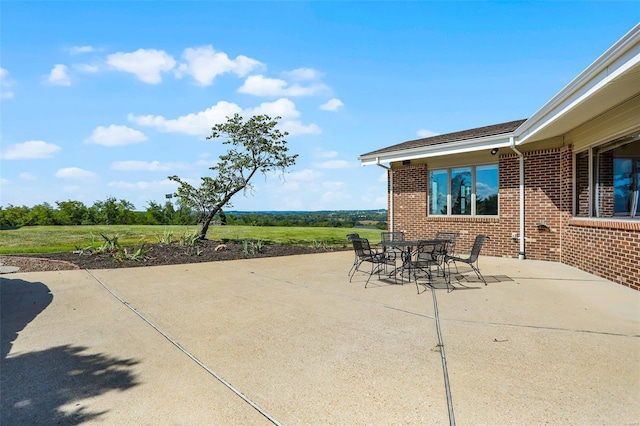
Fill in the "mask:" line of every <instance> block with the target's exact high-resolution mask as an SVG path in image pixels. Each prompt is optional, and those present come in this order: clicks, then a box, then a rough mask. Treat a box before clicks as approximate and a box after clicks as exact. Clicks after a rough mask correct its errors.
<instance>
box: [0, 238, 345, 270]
mask: <svg viewBox="0 0 640 426" xmlns="http://www.w3.org/2000/svg"><path fill="white" fill-rule="evenodd" d="M126 248H127V252H128V253H129V254H131V253H134V252H135V251H136V250H137V248H138V247H126ZM146 249H147V252H146V253H145V254H144V256H143V257H142V258H140V259H137V260H134V259H124V260H123V259H117V258H116V257H115V256H114V255H113V254H109V253H94V254H90V253H74V252H59V253H39V254H23V255H2V256H0V262H2V264H3V265H7V266H18V267H20V271H19V272H33V271H49V270H56V271H59V270H66V269H112V268H133V267H140V266H158V265H178V264H184V263H201V262H215V261H222V260H237V259H254V258H260V257H273V256H292V255H298V254H313V253H327V252H332V251H342V250H350V248H327V249H325V248H315V247H305V246H293V245H277V244H265V245H264V246H262V248H261V250H260V251H259V252H258V251H255V250H254V252H253V253H247V252H245V249H244V246H243V244H242V243H233V242H225V243H222V242H219V241H209V240H205V241H201V242H200V243H199V244H198V245H197V247H193V246H184V245H180V244H178V243H171V244H150V245H147V246H146Z"/></svg>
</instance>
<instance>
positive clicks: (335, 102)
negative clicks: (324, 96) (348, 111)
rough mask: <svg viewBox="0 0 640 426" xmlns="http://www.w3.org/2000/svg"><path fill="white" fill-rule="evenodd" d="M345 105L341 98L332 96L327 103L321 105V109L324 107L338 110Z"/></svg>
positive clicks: (324, 108)
mask: <svg viewBox="0 0 640 426" xmlns="http://www.w3.org/2000/svg"><path fill="white" fill-rule="evenodd" d="M343 105H344V104H343V103H342V101H341V100H340V99H337V98H332V99H329V100H328V101H327V102H326V103H324V104H322V105H320V109H323V110H325V111H337V110H338V108H340V107H341V106H343Z"/></svg>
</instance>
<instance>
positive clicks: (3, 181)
mask: <svg viewBox="0 0 640 426" xmlns="http://www.w3.org/2000/svg"><path fill="white" fill-rule="evenodd" d="M10 182H11V181H10V180H9V179H5V178H0V185H8V184H9V183H10Z"/></svg>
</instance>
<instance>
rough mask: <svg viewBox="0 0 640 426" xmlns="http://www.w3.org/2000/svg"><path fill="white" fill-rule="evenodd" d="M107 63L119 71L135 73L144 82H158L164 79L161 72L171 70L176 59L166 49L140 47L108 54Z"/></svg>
mask: <svg viewBox="0 0 640 426" xmlns="http://www.w3.org/2000/svg"><path fill="white" fill-rule="evenodd" d="M107 64H109V65H110V66H111V67H112V68H114V69H116V70H118V71H124V72H130V73H132V74H135V76H136V77H138V79H139V80H140V81H142V82H144V83H149V84H158V83H160V82H161V81H162V75H161V73H163V72H167V71H171V70H172V69H173V68H174V67H175V66H176V61H175V60H174V59H173V58H172V57H171V55H169V54H167V53H166V52H165V51H164V50H156V49H138V50H136V51H135V52H131V53H123V52H118V53H114V54H111V55H108V56H107Z"/></svg>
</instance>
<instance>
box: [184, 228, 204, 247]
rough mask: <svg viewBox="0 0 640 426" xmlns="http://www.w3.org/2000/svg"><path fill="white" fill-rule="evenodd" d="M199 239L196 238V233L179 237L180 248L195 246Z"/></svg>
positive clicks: (185, 233)
mask: <svg viewBox="0 0 640 426" xmlns="http://www.w3.org/2000/svg"><path fill="white" fill-rule="evenodd" d="M198 241H200V239H199V238H198V231H193V232H187V231H185V232H184V234H182V235H181V236H180V245H181V246H195V245H196V244H197V243H198Z"/></svg>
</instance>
